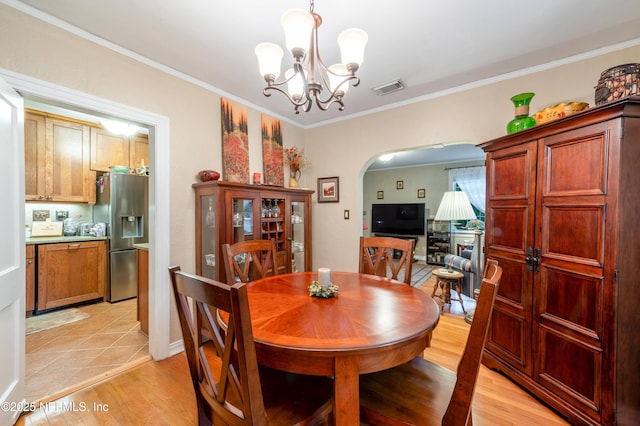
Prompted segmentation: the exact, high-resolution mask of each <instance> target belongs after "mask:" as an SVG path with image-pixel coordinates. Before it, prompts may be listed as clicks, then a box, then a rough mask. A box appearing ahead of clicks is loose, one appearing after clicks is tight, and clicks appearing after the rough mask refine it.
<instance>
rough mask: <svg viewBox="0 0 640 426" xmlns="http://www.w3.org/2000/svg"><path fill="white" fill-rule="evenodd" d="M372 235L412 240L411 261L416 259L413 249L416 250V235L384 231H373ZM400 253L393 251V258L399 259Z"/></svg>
mask: <svg viewBox="0 0 640 426" xmlns="http://www.w3.org/2000/svg"><path fill="white" fill-rule="evenodd" d="M373 236H374V237H391V238H399V239H401V240H413V252H414V256H413V259H411V260H412V261H413V262H415V261H416V257H415V250H416V246H417V245H418V237H419V236H418V235H401V234H385V233H374V234H373ZM400 256H401V255H400V254H399V253H396V251H395V250H394V251H393V258H394V259H400Z"/></svg>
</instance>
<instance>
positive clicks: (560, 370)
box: [538, 328, 602, 413]
mask: <svg viewBox="0 0 640 426" xmlns="http://www.w3.org/2000/svg"><path fill="white" fill-rule="evenodd" d="M540 333H541V335H542V336H541V341H542V342H543V346H542V347H541V348H540V356H539V358H540V363H539V365H540V371H539V373H538V380H539V382H540V384H541V385H543V386H544V387H546V388H548V389H550V390H551V391H552V392H554V393H556V394H560V395H563V396H564V398H565V399H572V400H573V403H574V404H576V405H583V406H584V409H586V410H592V411H594V412H595V413H597V412H599V411H600V405H601V394H600V391H599V389H600V386H601V381H602V371H601V369H600V366H601V365H602V359H601V358H602V352H601V351H600V350H597V349H595V348H592V347H589V346H587V345H584V344H581V343H580V342H576V341H573V340H570V339H566V338H564V337H563V336H561V335H558V334H556V333H554V332H553V331H551V330H548V329H545V328H541V329H540Z"/></svg>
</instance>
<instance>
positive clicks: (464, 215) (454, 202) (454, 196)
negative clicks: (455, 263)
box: [433, 191, 477, 272]
mask: <svg viewBox="0 0 640 426" xmlns="http://www.w3.org/2000/svg"><path fill="white" fill-rule="evenodd" d="M471 219H477V217H476V213H475V212H474V211H473V207H471V203H470V202H469V198H467V194H465V193H464V192H462V191H447V192H445V193H444V195H443V197H442V200H441V201H440V206H439V207H438V212H437V213H436V217H434V218H433V220H445V221H456V220H471ZM449 272H452V269H451V265H449Z"/></svg>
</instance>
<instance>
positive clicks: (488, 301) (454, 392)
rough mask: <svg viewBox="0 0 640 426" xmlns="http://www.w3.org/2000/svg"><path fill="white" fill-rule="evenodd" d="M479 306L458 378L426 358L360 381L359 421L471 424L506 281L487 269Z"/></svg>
mask: <svg viewBox="0 0 640 426" xmlns="http://www.w3.org/2000/svg"><path fill="white" fill-rule="evenodd" d="M487 267H488V269H487V270H486V271H485V274H486V275H485V278H484V279H483V280H482V285H481V287H480V296H479V297H478V302H477V307H476V311H475V316H474V318H473V323H472V324H471V329H470V331H469V336H468V338H467V343H466V345H465V348H464V351H463V352H462V357H461V359H460V363H459V364H458V370H457V373H454V372H453V371H450V370H447V369H446V368H443V367H441V366H439V365H437V364H434V363H433V362H430V361H427V360H425V359H424V358H422V357H416V358H414V359H413V360H411V361H409V362H408V363H406V364H402V365H400V366H398V367H394V368H391V369H389V370H384V371H380V372H377V373H371V374H364V375H361V376H360V408H361V410H360V417H361V420H362V423H363V424H367V425H399V424H412V425H423V426H429V425H440V424H442V425H444V426H464V425H471V424H472V419H471V402H472V399H473V393H474V390H475V386H476V381H477V379H478V372H479V371H480V361H481V359H482V352H483V350H484V345H485V343H486V341H487V334H488V331H489V323H490V320H491V314H492V312H493V305H494V302H495V299H496V294H497V293H498V286H499V284H500V279H501V277H502V268H501V267H500V266H498V264H497V262H492V263H488V264H487Z"/></svg>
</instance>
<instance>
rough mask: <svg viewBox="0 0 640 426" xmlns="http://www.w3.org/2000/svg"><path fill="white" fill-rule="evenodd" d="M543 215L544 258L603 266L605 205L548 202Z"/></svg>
mask: <svg viewBox="0 0 640 426" xmlns="http://www.w3.org/2000/svg"><path fill="white" fill-rule="evenodd" d="M597 198H601V197H597ZM594 201H595V200H594ZM542 216H543V219H542V223H543V226H542V227H541V228H542V229H541V243H540V247H541V254H542V256H543V257H550V258H556V259H560V260H568V261H572V262H576V263H583V264H586V265H591V266H599V267H601V266H602V265H603V263H604V220H605V214H604V203H601V204H591V205H566V204H557V205H556V204H550V203H545V204H544V205H543V207H542Z"/></svg>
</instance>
